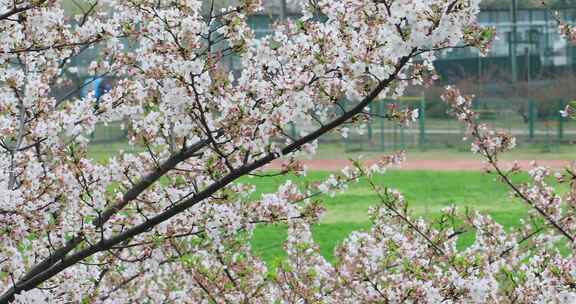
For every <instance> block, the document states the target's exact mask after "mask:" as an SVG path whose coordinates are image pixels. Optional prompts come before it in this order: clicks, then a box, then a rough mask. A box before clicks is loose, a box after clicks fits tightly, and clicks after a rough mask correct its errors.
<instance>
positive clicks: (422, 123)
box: [418, 94, 426, 151]
mask: <svg viewBox="0 0 576 304" xmlns="http://www.w3.org/2000/svg"><path fill="white" fill-rule="evenodd" d="M418 124H419V127H420V137H419V138H418V145H419V146H420V150H422V151H424V150H425V149H426V147H425V146H426V95H424V94H422V98H421V99H420V109H419V110H418Z"/></svg>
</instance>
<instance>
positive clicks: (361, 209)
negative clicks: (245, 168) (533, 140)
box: [89, 142, 574, 264]
mask: <svg viewBox="0 0 576 304" xmlns="http://www.w3.org/2000/svg"><path fill="white" fill-rule="evenodd" d="M119 150H124V151H137V150H141V149H139V148H132V147H129V146H128V145H127V144H126V143H121V142H120V143H112V144H104V143H103V144H93V145H90V147H89V153H90V156H91V157H92V158H93V159H95V160H97V161H99V162H106V161H107V160H108V159H109V158H110V157H111V156H112V155H114V154H115V153H116V152H117V151H119ZM362 154H363V155H365V157H366V158H369V157H375V156H378V155H380V156H381V155H382V154H383V153H362ZM357 156H358V154H357V153H356V154H355V153H345V152H344V151H343V150H342V145H336V144H328V145H320V149H319V155H318V156H317V158H325V159H331V158H332V159H334V158H337V159H338V158H339V159H345V158H354V157H357ZM573 156H574V148H572V147H564V149H563V150H561V151H557V152H555V153H550V154H542V153H539V152H538V151H537V150H530V149H519V150H515V151H514V152H512V153H509V154H505V157H504V158H505V159H571V158H573ZM474 157H477V156H474V155H473V154H471V153H470V152H458V151H454V150H446V149H443V150H432V151H427V152H415V151H413V152H410V151H409V153H408V158H410V159H439V160H446V161H450V160H451V159H468V158H474ZM328 174H329V173H327V172H309V174H308V176H307V177H306V180H307V181H311V180H320V179H322V178H323V177H326V176H327V175H328ZM285 180H286V177H273V178H245V179H243V182H250V183H254V184H256V185H257V189H258V190H257V191H258V193H266V192H273V191H275V189H277V187H278V186H279V185H280V184H282V183H283V182H284V181H285ZM296 180H297V181H299V182H300V183H302V182H304V181H303V180H302V179H300V178H296ZM376 182H377V183H378V184H380V185H382V186H387V187H392V188H395V189H398V190H400V191H401V192H402V193H403V194H404V196H405V197H406V199H407V201H408V202H409V204H410V206H411V210H413V216H416V217H418V216H423V217H426V218H433V217H435V216H437V215H438V214H439V211H440V210H441V209H442V208H444V207H446V206H449V205H452V204H454V205H456V206H458V207H459V208H460V210H461V211H462V212H463V211H464V210H465V208H467V207H468V208H473V209H476V210H479V211H481V212H485V213H488V214H490V215H491V216H492V217H493V218H494V219H495V220H496V221H497V222H499V223H500V224H502V225H504V226H505V227H506V228H510V227H513V226H515V225H518V224H519V220H520V218H521V217H522V216H523V215H524V214H525V213H526V210H527V208H526V206H525V205H524V204H523V203H522V202H520V201H518V200H516V199H512V198H510V195H509V191H508V189H507V188H506V187H505V186H504V185H502V184H501V183H499V182H497V181H496V179H495V177H494V176H491V175H485V174H482V173H480V172H433V171H390V172H388V173H387V174H385V175H382V176H378V177H376ZM324 201H325V207H326V208H327V212H326V214H325V216H324V217H323V218H322V220H321V222H320V223H319V224H317V225H315V226H314V227H313V235H314V238H315V240H316V241H317V243H318V244H319V245H320V249H321V253H322V255H323V256H325V257H326V258H327V259H328V260H332V252H333V250H334V247H335V246H336V245H337V244H338V243H339V242H341V241H342V240H343V239H344V238H345V237H346V236H347V235H348V234H349V233H350V232H352V231H355V230H362V229H368V228H369V227H370V222H369V220H368V214H367V210H368V208H369V207H370V206H373V205H376V204H378V200H377V198H376V196H375V195H374V193H373V192H372V190H371V189H370V187H369V185H368V184H367V182H366V181H360V182H359V183H352V184H350V188H349V190H348V191H347V192H345V193H342V194H338V195H336V196H335V197H333V198H331V197H324ZM473 239H474V235H473V233H467V234H464V235H462V236H461V238H460V240H459V243H458V244H459V247H460V248H463V247H464V246H466V244H470V243H471V242H472V241H473ZM285 240H286V227H285V226H284V225H276V226H260V227H258V228H257V229H256V231H255V234H254V238H253V243H252V244H253V250H254V252H255V253H256V254H258V255H259V256H261V257H262V258H263V259H264V260H265V261H266V262H268V263H269V264H273V263H274V261H275V260H276V259H279V258H282V257H284V253H283V250H282V246H283V243H284V241H285Z"/></svg>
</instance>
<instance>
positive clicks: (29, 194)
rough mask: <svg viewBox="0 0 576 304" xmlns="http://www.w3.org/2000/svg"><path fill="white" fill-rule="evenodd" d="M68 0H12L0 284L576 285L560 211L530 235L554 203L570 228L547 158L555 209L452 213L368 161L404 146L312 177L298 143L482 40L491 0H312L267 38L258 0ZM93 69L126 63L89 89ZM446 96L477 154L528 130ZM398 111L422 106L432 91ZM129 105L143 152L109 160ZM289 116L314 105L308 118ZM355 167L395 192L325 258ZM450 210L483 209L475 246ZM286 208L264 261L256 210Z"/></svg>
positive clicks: (316, 293)
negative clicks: (331, 206) (325, 224)
mask: <svg viewBox="0 0 576 304" xmlns="http://www.w3.org/2000/svg"><path fill="white" fill-rule="evenodd" d="M72 2H74V4H75V8H74V9H70V6H71V4H70V2H69V1H64V0H51V1H38V0H34V1H32V0H30V1H27V0H22V1H7V0H0V41H1V42H2V43H1V44H0V303H8V302H17V303H39V302H55V303H133V302H153V303H166V302H167V303H206V302H211V303H228V302H230V303H276V302H286V303H298V302H319V301H322V302H327V303H359V302H396V303H400V302H419V303H425V302H428V303H437V302H446V303H467V302H476V303H482V302H493V303H498V302H514V301H516V302H562V301H570V299H572V298H573V297H574V290H573V286H574V260H573V259H571V257H572V256H568V257H565V256H562V255H561V254H559V253H558V252H557V250H556V247H554V246H546V244H549V243H550V240H555V237H556V236H558V233H556V234H554V233H548V231H546V233H542V234H538V233H536V234H538V235H537V236H535V237H532V236H531V235H533V233H535V231H539V229H548V228H549V226H550V225H553V223H556V224H557V226H558V227H553V228H555V229H553V230H552V231H556V232H558V231H564V232H566V233H567V234H568V235H571V234H570V233H571V232H570V229H572V224H571V222H570V220H571V218H572V217H571V213H566V212H563V210H560V211H559V210H558V209H559V208H560V209H561V208H562V206H563V202H562V201H561V200H558V199H557V197H558V196H557V195H554V194H553V193H552V191H551V190H550V189H549V188H548V186H547V185H546V184H545V183H543V182H542V180H541V177H542V176H546V174H542V173H541V170H540V169H538V170H535V171H534V174H533V176H534V187H536V188H523V187H518V188H517V190H518V191H517V194H518V195H519V196H524V197H526V199H527V200H529V201H530V202H532V200H534V201H537V202H533V206H534V207H537V208H538V209H536V210H537V212H536V214H534V218H536V216H543V215H545V216H547V217H545V218H544V219H545V221H544V223H543V224H542V223H540V222H537V221H529V222H527V224H526V225H524V226H523V227H522V229H521V230H520V231H515V232H510V233H507V232H505V231H504V229H503V228H502V227H501V226H500V225H498V224H496V223H495V222H494V221H492V220H491V219H490V218H489V217H486V216H483V215H481V214H476V213H472V214H466V216H464V217H462V218H460V219H455V220H452V219H454V218H455V217H456V211H455V210H454V209H447V210H445V212H444V214H443V215H442V217H441V218H440V219H439V220H437V221H436V222H434V223H428V222H426V221H425V220H423V219H419V218H414V217H413V216H411V214H410V212H409V208H407V203H406V200H405V199H404V197H403V196H402V195H401V194H400V193H399V192H398V191H395V190H393V189H389V188H386V187H382V186H381V185H377V184H376V183H375V182H374V180H373V178H372V176H373V174H377V173H383V172H385V171H386V169H387V168H388V167H390V166H395V165H397V164H398V163H399V162H401V161H402V160H403V159H404V156H403V154H398V155H393V156H390V157H385V158H383V159H382V160H380V161H378V162H376V163H375V164H373V165H371V166H369V168H364V167H363V166H362V165H361V164H360V163H359V162H356V163H355V165H354V166H352V167H350V168H346V169H344V170H343V171H342V172H341V173H340V174H334V175H331V176H329V177H328V178H326V179H323V180H318V181H316V182H311V183H309V184H305V185H303V183H299V182H298V180H297V178H298V175H303V174H305V168H304V167H303V166H302V163H301V162H299V160H298V158H297V156H299V155H300V154H307V155H311V154H314V153H315V151H316V140H317V139H318V138H319V137H320V136H322V135H323V134H326V133H328V132H331V131H335V130H342V131H345V130H347V127H348V126H349V125H348V124H349V123H352V124H356V125H353V127H354V126H357V125H361V124H362V123H364V122H365V121H366V120H365V116H364V115H365V113H364V111H365V110H366V109H367V108H368V107H369V106H370V104H371V103H373V102H375V101H377V100H380V99H385V98H389V99H390V98H397V97H399V96H401V95H402V94H403V92H404V90H405V88H406V86H408V85H410V84H413V83H417V84H419V83H429V81H430V80H431V79H433V78H434V76H427V75H434V70H433V65H432V61H433V60H434V51H435V50H439V49H444V48H448V47H451V46H456V45H460V44H461V42H462V41H464V43H465V44H468V45H471V46H475V47H478V48H480V49H483V48H485V47H486V45H488V44H489V41H490V39H491V38H492V35H491V32H490V31H489V30H488V31H487V30H485V29H482V28H479V27H478V26H477V25H476V24H477V23H476V17H475V15H476V13H477V12H478V5H479V2H480V1H479V0H472V1H447V0H427V1H420V0H402V1H360V0H338V1H328V0H319V1H301V2H302V3H301V4H302V5H301V6H302V15H303V17H302V18H300V19H298V20H294V21H290V22H284V23H281V24H278V25H275V26H274V27H273V28H272V29H271V30H272V33H271V34H270V35H268V36H265V37H262V38H256V35H255V33H254V32H253V31H252V30H251V29H250V27H249V21H248V20H249V17H250V16H252V15H254V14H257V13H259V12H260V11H261V10H262V7H263V4H264V3H263V1H259V0H242V1H235V2H234V4H232V5H229V6H226V7H224V8H222V9H220V8H218V9H216V8H215V7H216V6H215V5H214V4H215V3H214V2H213V1H200V0H186V1H182V0H133V1H124V0H106V1H72ZM415 59H418V62H417V63H416V62H415ZM230 62H235V63H239V64H240V66H241V69H239V70H232V69H231V68H230V65H229V64H228V63H230ZM78 76H83V77H84V76H85V77H86V78H87V79H89V81H90V79H92V80H94V79H98V78H100V77H111V78H114V79H115V84H114V86H113V87H112V88H111V89H110V90H109V91H107V92H105V93H104V94H102V95H100V96H98V97H97V96H96V94H93V93H89V94H87V95H86V96H84V97H80V96H79V95H80V94H78V93H79V92H80V91H81V90H82V89H83V86H85V84H80V83H79V82H78V81H77V77H78ZM445 99H446V100H447V101H448V102H449V103H450V104H451V106H452V107H453V111H454V113H455V114H457V116H458V118H459V119H460V120H462V121H464V122H465V123H466V124H467V126H468V127H469V129H470V130H471V131H472V132H473V135H475V137H476V146H477V149H478V151H479V152H480V153H481V154H483V155H485V156H488V157H493V156H495V155H496V154H497V153H499V152H501V151H504V150H507V149H510V148H511V147H512V146H513V145H514V142H513V139H512V138H510V137H507V136H506V135H504V134H501V133H498V132H492V131H489V130H487V128H484V127H481V126H479V125H477V124H475V120H474V114H473V113H472V111H471V110H470V109H469V104H470V99H468V98H466V97H460V96H458V94H457V92H456V91H452V93H449V94H448V95H447V96H446V98H445ZM344 105H346V106H344ZM389 114H390V117H391V118H393V119H396V120H398V121H399V122H401V123H406V122H409V121H413V120H415V119H416V118H417V114H418V113H417V111H410V110H404V109H399V108H390V109H389ZM120 120H122V121H124V125H125V126H126V129H127V133H128V144H129V145H130V150H132V151H135V152H133V153H126V152H122V151H119V152H118V153H114V154H112V155H110V156H109V157H108V158H107V159H106V161H104V162H98V161H96V160H94V159H93V158H92V157H91V155H90V153H89V141H90V140H89V138H90V136H89V135H90V134H91V133H92V132H94V131H95V130H96V128H97V127H98V126H100V125H104V124H107V123H110V122H113V121H120ZM293 125H305V126H313V127H311V128H309V129H311V130H309V131H306V132H305V133H304V132H294V133H297V134H293V133H292V132H290V129H289V128H290V126H293ZM299 129H300V128H299ZM275 159H283V160H284V161H286V163H285V164H286V165H285V167H284V168H283V169H284V170H282V172H280V173H278V174H283V175H287V174H288V173H296V174H297V177H296V178H295V179H294V180H292V181H287V182H285V183H283V184H282V185H281V186H279V187H278V189H276V190H271V191H267V192H266V191H264V192H263V191H257V190H258V189H255V187H254V185H253V184H252V183H251V178H258V179H260V178H270V177H271V176H275V175H277V174H276V173H268V172H262V168H264V166H265V165H266V164H268V163H270V162H272V161H273V160H275ZM571 172H573V170H572V171H571ZM360 178H366V179H367V180H368V181H369V182H370V184H371V186H372V187H373V190H374V191H375V193H376V194H377V195H378V198H379V200H380V204H379V205H378V206H376V207H375V208H374V209H372V210H371V217H372V219H373V226H372V228H370V229H369V230H367V231H364V232H356V233H353V234H352V235H350V236H349V237H348V238H347V239H346V240H345V241H344V242H343V243H342V244H341V245H340V246H339V247H338V248H337V250H336V256H337V262H336V263H334V264H330V263H328V262H327V261H326V260H325V259H324V257H322V256H321V255H320V254H319V251H318V246H317V245H316V244H315V243H314V241H313V239H312V234H311V232H310V231H311V230H310V225H311V224H313V223H316V222H317V221H319V220H320V218H321V215H322V213H323V210H324V208H323V207H322V205H321V202H320V199H321V197H322V195H323V194H326V193H328V194H333V195H336V194H337V193H338V192H340V191H345V190H346V186H347V184H348V183H350V182H352V181H356V180H358V179H360ZM568 178H570V177H569V176H566V177H565V179H568ZM572 178H573V175H572ZM572 180H573V179H572ZM572 197H573V196H572ZM547 199H551V200H552V201H549V202H545V200H547ZM570 206H572V205H570ZM538 210H540V211H541V212H540V211H538ZM531 219H532V218H531ZM456 222H462V223H464V224H463V226H466V227H467V228H462V229H471V230H474V231H476V235H477V237H476V240H475V243H474V245H472V246H471V247H469V248H467V249H466V250H464V251H457V250H456V245H455V244H456V241H457V239H458V235H460V234H461V233H462V231H463V230H462V229H460V228H458V227H454V226H453V225H451V223H456ZM278 223H285V224H287V225H288V227H289V228H288V239H287V242H286V253H287V259H286V260H284V261H282V263H281V264H280V265H279V267H278V269H276V270H270V269H267V267H266V265H265V263H264V262H263V261H262V260H261V259H260V258H259V257H257V256H256V255H255V254H254V253H253V252H252V250H251V248H250V240H251V237H252V234H253V231H254V227H255V226H256V225H271V224H278ZM537 224H542V226H538V225H537ZM558 229H560V230H558ZM518 244H521V245H529V246H532V245H533V246H532V247H534V248H532V247H530V248H531V251H530V252H529V253H527V252H526V251H522V248H523V246H520V245H518Z"/></svg>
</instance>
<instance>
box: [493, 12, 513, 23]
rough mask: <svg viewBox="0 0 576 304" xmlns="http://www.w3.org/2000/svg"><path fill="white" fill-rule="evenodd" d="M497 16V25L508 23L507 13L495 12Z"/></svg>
mask: <svg viewBox="0 0 576 304" xmlns="http://www.w3.org/2000/svg"><path fill="white" fill-rule="evenodd" d="M497 14H498V17H497V18H498V20H497V21H496V22H498V23H508V22H510V19H511V18H510V13H509V12H507V11H499V12H497Z"/></svg>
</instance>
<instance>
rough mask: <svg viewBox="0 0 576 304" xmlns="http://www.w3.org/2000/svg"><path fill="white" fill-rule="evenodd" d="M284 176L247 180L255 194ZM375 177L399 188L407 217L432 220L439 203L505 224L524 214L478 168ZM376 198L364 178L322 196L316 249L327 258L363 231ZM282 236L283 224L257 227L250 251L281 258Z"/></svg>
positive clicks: (312, 176) (467, 240) (468, 240)
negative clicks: (323, 210) (409, 211)
mask: <svg viewBox="0 0 576 304" xmlns="http://www.w3.org/2000/svg"><path fill="white" fill-rule="evenodd" d="M327 174H329V173H325V172H311V173H309V175H308V179H319V178H322V177H325V176H326V175H327ZM283 181H284V178H281V177H279V178H272V179H271V178H268V179H261V180H257V179H254V180H252V182H254V183H255V184H257V185H258V191H259V192H267V191H273V189H275V188H276V187H277V186H278V185H279V184H281V183H282V182H283ZM376 181H377V183H378V184H380V185H385V186H388V187H392V188H395V189H398V190H400V191H402V193H403V194H404V195H405V197H406V199H407V201H408V202H409V204H410V206H411V209H412V210H413V216H416V217H418V216H423V217H425V218H433V217H435V216H438V215H439V212H440V210H441V209H442V208H443V207H446V206H450V205H452V204H454V205H456V206H458V207H459V208H460V210H461V211H462V212H464V210H465V208H466V207H468V208H473V209H476V210H479V211H481V212H484V213H488V214H490V215H491V216H492V217H493V218H494V219H495V220H496V221H497V222H499V223H500V224H502V225H504V226H505V227H506V228H510V227H513V226H515V225H518V224H519V221H520V218H521V217H522V216H523V215H524V214H525V213H526V210H527V209H526V208H525V206H524V205H523V204H522V202H520V201H518V200H516V199H512V198H510V195H509V192H508V190H507V188H506V187H504V186H503V185H502V184H500V183H499V182H497V181H495V179H494V177H492V176H488V175H483V174H481V173H478V172H432V171H390V172H389V173H387V174H385V175H382V176H379V177H377V178H376ZM377 203H378V200H377V198H376V196H375V195H374V193H373V192H372V191H371V189H370V187H369V185H368V184H367V182H366V181H361V182H359V183H353V184H351V186H350V189H349V191H347V192H345V193H342V194H339V195H337V196H335V197H334V198H330V197H325V206H326V208H327V212H326V214H325V216H324V217H323V219H322V220H321V222H320V223H319V224H317V225H315V226H314V227H313V236H314V238H315V240H316V241H317V243H318V244H319V246H320V249H321V253H322V255H323V256H324V257H326V258H327V259H328V260H332V253H333V250H334V247H335V246H336V245H337V244H338V243H339V242H341V241H342V240H343V239H344V238H345V237H346V236H347V235H348V234H349V233H350V232H352V231H355V230H362V229H368V228H369V227H370V222H369V220H368V215H367V210H368V207H369V206H372V205H376V204H377ZM473 239H474V236H473V233H467V234H464V235H463V236H462V237H461V238H460V240H459V243H458V244H459V247H460V248H463V247H465V246H466V245H467V244H470V243H471V242H472V241H473ZM285 240H286V227H285V226H284V225H275V226H260V227H258V228H257V229H256V231H255V234H254V238H253V243H252V244H253V250H254V252H255V253H256V254H257V255H259V256H261V257H262V258H263V259H264V260H265V261H267V262H268V263H269V264H270V263H272V264H273V263H274V261H275V260H276V259H279V258H282V257H284V256H285V255H284V253H283V250H282V246H283V243H284V241H285Z"/></svg>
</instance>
